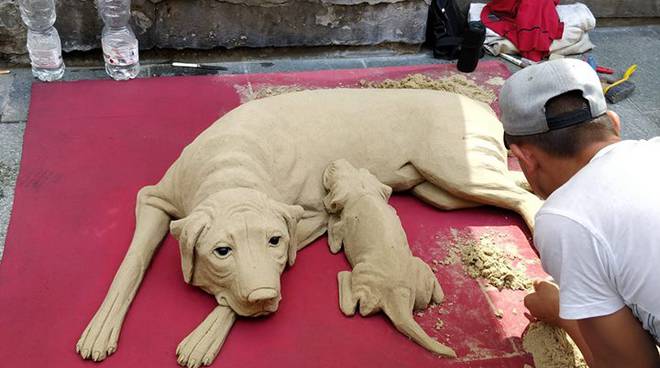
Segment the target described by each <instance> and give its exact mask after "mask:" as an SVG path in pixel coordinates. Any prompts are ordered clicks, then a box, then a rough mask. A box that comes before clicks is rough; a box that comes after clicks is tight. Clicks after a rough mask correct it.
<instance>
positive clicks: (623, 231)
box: [534, 137, 660, 342]
mask: <svg viewBox="0 0 660 368" xmlns="http://www.w3.org/2000/svg"><path fill="white" fill-rule="evenodd" d="M534 243H535V246H536V248H537V249H538V251H539V253H540V255H541V263H542V265H543V268H544V269H545V270H546V272H548V273H549V274H550V275H551V276H552V277H553V278H554V279H555V280H556V281H557V282H558V283H559V286H560V296H559V300H560V308H559V309H560V311H559V315H560V317H561V318H564V319H583V318H590V317H598V316H604V315H608V314H612V313H614V312H616V311H618V310H620V309H621V308H622V307H623V306H624V305H627V306H628V307H629V308H630V309H631V310H632V312H633V314H634V315H635V317H637V319H638V320H639V321H640V322H641V323H642V325H643V326H644V328H645V329H646V330H647V331H648V332H649V333H651V334H652V335H653V336H654V337H655V339H656V341H658V342H660V137H657V138H654V139H651V140H649V141H622V142H618V143H615V144H612V145H609V146H607V147H605V148H603V149H602V150H600V151H599V152H598V153H597V154H596V155H595V156H594V158H593V159H592V160H591V161H590V162H589V163H588V164H587V165H586V166H585V167H584V168H582V169H581V170H580V171H579V172H578V173H577V174H576V175H575V176H573V177H572V178H571V179H570V180H569V181H568V182H567V183H566V184H564V185H563V186H561V187H560V188H559V189H557V190H556V191H555V192H553V193H552V195H551V196H550V197H549V198H548V200H547V201H546V202H545V204H544V205H543V207H542V208H541V210H540V211H539V212H538V214H537V215H536V228H535V231H534Z"/></svg>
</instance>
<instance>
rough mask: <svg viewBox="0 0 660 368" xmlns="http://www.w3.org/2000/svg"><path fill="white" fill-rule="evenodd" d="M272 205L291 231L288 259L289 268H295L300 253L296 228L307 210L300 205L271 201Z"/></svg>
mask: <svg viewBox="0 0 660 368" xmlns="http://www.w3.org/2000/svg"><path fill="white" fill-rule="evenodd" d="M270 202H271V205H272V206H273V208H274V209H275V212H277V213H278V214H279V215H280V216H282V217H283V218H284V221H286V226H287V229H288V230H289V249H288V250H287V259H288V263H289V266H293V264H294V263H295V262H296V253H297V252H298V241H297V237H296V227H297V226H298V221H300V219H301V218H302V216H303V213H304V212H305V210H304V209H303V208H302V207H301V206H298V205H288V204H284V203H280V202H277V201H274V200H271V201H270Z"/></svg>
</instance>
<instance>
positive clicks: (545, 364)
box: [523, 322, 587, 368]
mask: <svg viewBox="0 0 660 368" xmlns="http://www.w3.org/2000/svg"><path fill="white" fill-rule="evenodd" d="M523 348H525V350H526V351H527V352H528V353H530V354H532V356H533V357H534V365H535V366H536V368H587V363H586V362H585V361H584V358H583V357H582V353H581V352H580V349H578V348H577V346H576V345H575V343H574V342H573V340H571V338H570V337H569V336H568V335H567V334H566V332H564V330H562V329H561V328H557V327H552V326H550V325H548V324H546V323H544V322H533V323H531V324H530V325H529V327H528V328H527V332H525V334H524V335H523Z"/></svg>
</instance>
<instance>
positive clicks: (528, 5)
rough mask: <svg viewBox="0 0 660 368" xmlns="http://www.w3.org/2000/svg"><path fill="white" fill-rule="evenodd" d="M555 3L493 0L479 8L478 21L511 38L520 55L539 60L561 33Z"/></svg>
mask: <svg viewBox="0 0 660 368" xmlns="http://www.w3.org/2000/svg"><path fill="white" fill-rule="evenodd" d="M557 4H559V0H493V1H491V2H490V3H488V4H486V6H485V7H484V10H482V12H481V21H482V23H483V24H484V25H485V26H486V27H488V28H490V29H492V30H493V31H495V32H496V33H497V34H499V35H500V36H502V37H504V38H507V39H508V40H510V41H511V42H512V43H513V44H514V45H515V46H516V47H517V48H518V51H520V54H521V55H522V56H524V57H526V58H528V59H530V60H534V61H539V60H541V59H543V58H544V57H546V56H548V54H549V53H550V52H549V51H550V44H552V41H553V40H556V39H561V38H562V35H563V33H564V23H562V22H560V21H559V15H557V8H556V6H557Z"/></svg>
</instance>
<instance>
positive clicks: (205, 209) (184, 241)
mask: <svg viewBox="0 0 660 368" xmlns="http://www.w3.org/2000/svg"><path fill="white" fill-rule="evenodd" d="M302 214H303V208H302V207H300V206H290V205H286V204H283V203H280V202H277V201H274V200H271V199H269V198H268V197H267V196H266V195H264V194H263V193H261V192H258V191H256V190H252V189H230V190H225V191H223V192H220V193H218V194H216V195H214V196H213V197H211V198H209V199H208V200H206V201H205V202H203V203H202V204H200V205H199V206H198V207H197V208H196V209H195V210H194V211H193V212H192V213H191V214H190V215H189V216H187V217H185V218H183V219H180V220H177V221H173V222H172V223H171V225H170V230H171V232H172V234H173V235H174V237H175V238H176V239H177V240H178V241H179V245H180V249H181V266H182V270H183V276H184V279H185V280H186V282H187V283H191V284H193V285H195V286H199V287H200V288H202V289H203V290H205V291H206V292H208V293H211V294H213V295H215V296H216V299H217V300H218V303H220V304H221V305H227V306H229V307H231V308H232V309H233V310H234V311H235V312H236V313H238V314H239V315H243V316H258V315H263V314H268V313H271V312H274V311H276V310H277V307H278V305H279V301H280V299H281V295H280V275H281V273H282V271H283V270H284V267H285V266H286V264H287V263H288V264H289V265H293V263H294V261H295V258H296V250H297V244H295V239H296V224H297V223H298V221H299V220H300V218H301V217H302Z"/></svg>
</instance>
